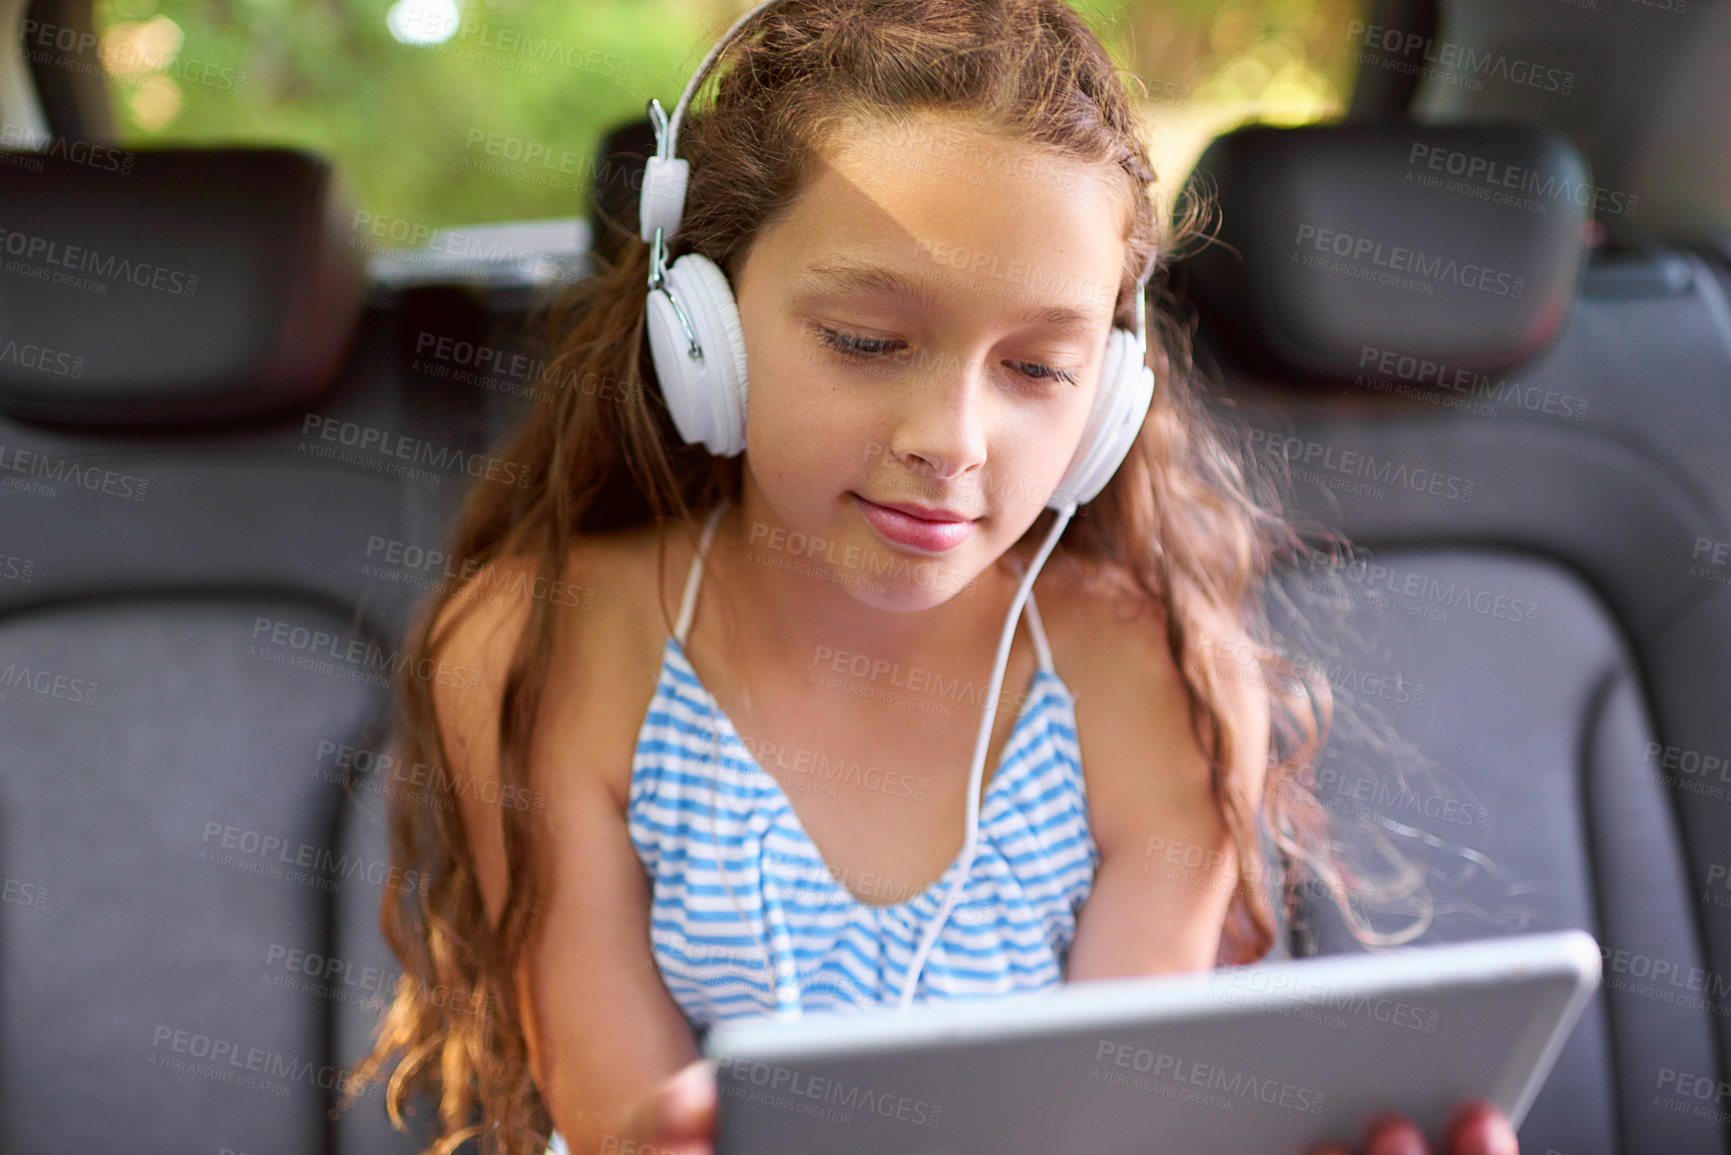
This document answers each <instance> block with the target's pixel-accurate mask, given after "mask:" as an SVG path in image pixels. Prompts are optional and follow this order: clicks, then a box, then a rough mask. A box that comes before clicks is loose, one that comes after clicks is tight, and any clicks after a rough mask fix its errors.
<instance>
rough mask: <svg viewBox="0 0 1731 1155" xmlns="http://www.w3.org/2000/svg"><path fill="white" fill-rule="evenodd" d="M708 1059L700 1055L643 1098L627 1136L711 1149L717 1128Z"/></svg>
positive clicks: (634, 1109) (640, 1140)
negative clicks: (709, 1146) (710, 1145)
mask: <svg viewBox="0 0 1731 1155" xmlns="http://www.w3.org/2000/svg"><path fill="white" fill-rule="evenodd" d="M710 1068H711V1064H710V1062H709V1060H707V1059H696V1060H693V1061H692V1062H690V1063H688V1064H686V1065H685V1066H683V1067H681V1068H680V1069H679V1070H678V1071H675V1072H674V1073H673V1074H672V1075H670V1076H669V1077H668V1078H666V1079H664V1080H663V1081H662V1082H661V1083H660V1084H659V1085H658V1086H657V1087H656V1088H655V1090H654V1091H653V1092H652V1093H650V1094H647V1095H645V1096H644V1097H643V1098H641V1099H639V1100H638V1101H637V1103H636V1104H635V1105H634V1106H633V1107H632V1109H631V1111H630V1113H629V1114H628V1115H627V1116H626V1119H625V1122H624V1127H623V1130H624V1131H625V1138H628V1139H631V1140H633V1141H635V1142H638V1143H648V1144H651V1145H654V1146H658V1147H660V1146H667V1147H677V1148H678V1149H680V1150H682V1151H683V1150H684V1149H685V1148H686V1146H687V1145H688V1144H691V1145H692V1147H691V1149H692V1150H698V1149H700V1147H699V1146H698V1144H699V1142H700V1143H701V1149H707V1145H708V1144H709V1142H710V1141H711V1138H712V1136H713V1134H714V1128H715V1079H714V1076H713V1074H712V1073H711V1069H710Z"/></svg>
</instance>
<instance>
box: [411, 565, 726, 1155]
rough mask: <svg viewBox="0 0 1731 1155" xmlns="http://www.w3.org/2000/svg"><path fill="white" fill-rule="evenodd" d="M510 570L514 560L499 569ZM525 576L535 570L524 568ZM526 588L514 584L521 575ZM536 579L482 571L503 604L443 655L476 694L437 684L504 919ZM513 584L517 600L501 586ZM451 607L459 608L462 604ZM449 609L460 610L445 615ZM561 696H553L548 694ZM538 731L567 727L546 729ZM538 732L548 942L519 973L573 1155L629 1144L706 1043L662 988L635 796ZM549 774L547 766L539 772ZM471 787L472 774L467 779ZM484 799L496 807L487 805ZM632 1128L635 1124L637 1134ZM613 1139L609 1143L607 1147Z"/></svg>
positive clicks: (483, 584) (469, 825)
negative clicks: (506, 780) (654, 1100)
mask: <svg viewBox="0 0 1731 1155" xmlns="http://www.w3.org/2000/svg"><path fill="white" fill-rule="evenodd" d="M499 564H500V565H506V564H507V563H499ZM523 568H524V569H525V571H527V570H528V569H529V567H528V564H527V563H523ZM519 576H521V577H523V578H524V580H521V581H518V580H514V579H515V578H517V577H519ZM533 579H534V574H533V573H532V572H526V573H525V574H522V575H518V574H515V573H512V574H509V575H501V574H498V573H493V572H490V571H483V572H482V573H481V574H479V575H477V577H476V578H475V579H474V581H475V582H476V583H477V588H478V589H481V590H486V591H489V592H490V594H491V596H495V597H497V598H498V599H499V600H498V601H497V602H492V603H490V602H488V601H487V600H486V599H479V598H478V599H475V601H476V602H477V603H478V604H477V605H476V608H475V609H474V610H473V611H471V612H470V614H469V616H468V617H467V618H466V619H465V620H464V621H463V622H462V624H461V625H460V626H459V627H458V628H457V630H456V632H455V633H453V634H452V636H451V637H450V639H449V640H448V642H447V643H446V644H445V645H444V646H442V647H441V648H440V654H439V656H440V657H442V658H443V659H444V660H446V661H448V662H451V663H453V664H455V665H458V666H461V667H466V668H469V669H478V670H480V671H481V684H480V686H479V688H477V689H472V690H471V689H467V688H464V687H460V686H446V685H443V684H440V685H437V686H435V689H434V702H435V706H436V709H437V712H438V717H439V727H440V731H441V734H442V736H443V738H444V743H445V751H446V754H447V756H448V757H449V758H450V760H451V762H452V763H453V765H451V766H450V767H448V770H449V772H450V773H451V774H452V775H453V777H455V776H456V775H460V774H469V775H473V778H474V781H473V787H474V788H473V789H470V790H467V791H464V792H462V793H461V813H462V817H463V822H464V824H465V828H466V829H467V831H468V833H469V840H470V845H471V847H472V849H473V851H474V854H475V858H476V865H477V870H478V872H479V882H480V888H481V895H482V900H483V902H484V903H485V905H486V909H487V915H488V918H489V920H490V921H491V922H492V923H493V924H494V925H497V923H498V919H499V917H500V914H501V912H502V910H503V908H504V902H505V883H506V873H505V845H504V825H503V822H502V819H501V814H500V807H499V805H498V803H497V801H496V800H497V799H499V798H501V797H503V794H502V792H501V791H500V790H499V789H498V782H499V766H498V739H499V698H500V695H501V692H502V688H503V682H504V672H505V670H506V668H507V666H508V664H509V662H510V657H511V652H512V650H513V649H514V647H515V646H516V642H517V636H518V634H519V633H520V632H521V630H522V628H523V626H524V624H525V623H526V621H527V619H528V611H529V604H530V603H529V594H528V592H527V591H531V590H533V589H534V580H533ZM505 590H513V591H518V593H517V594H516V595H512V596H506V595H502V594H498V593H494V592H493V591H505ZM462 602H463V599H461V598H457V599H453V601H452V602H451V606H456V605H459V604H462ZM447 608H449V607H447ZM553 698H554V695H553V694H552V693H551V692H549V694H548V695H547V700H548V701H552V700H553ZM539 729H540V732H541V735H546V734H547V733H549V732H554V733H556V728H555V727H553V726H551V725H548V726H542V727H540V728H539ZM549 745H554V746H556V745H557V742H554V743H551V744H550V743H548V742H547V741H546V739H545V738H544V737H541V736H539V735H538V744H537V749H536V751H535V759H536V766H537V768H538V769H537V773H536V785H537V787H539V788H541V789H543V790H544V793H545V802H546V805H545V808H544V811H543V813H541V814H539V815H536V816H534V817H533V818H532V819H531V821H533V822H534V823H535V837H536V838H537V839H539V840H540V842H539V846H540V850H541V853H542V854H543V855H544V856H545V859H546V863H547V866H548V869H549V873H550V876H551V877H550V886H549V887H548V888H547V889H546V890H545V891H544V893H543V896H542V901H543V903H544V908H543V914H542V922H541V928H540V932H541V933H540V942H539V944H538V946H536V947H532V948H530V949H528V950H526V951H525V955H524V958H523V959H522V960H521V966H520V967H519V969H518V973H517V975H516V983H517V991H518V995H519V998H518V1002H519V1006H520V1007H521V1008H522V1012H523V1014H524V1017H525V1019H526V1021H525V1022H524V1024H523V1029H524V1034H525V1036H526V1043H527V1047H528V1052H529V1067H530V1073H531V1075H532V1077H533V1078H534V1080H535V1085H536V1087H537V1088H538V1089H539V1090H540V1092H541V1096H542V1099H543V1101H544V1102H545V1103H546V1104H547V1107H548V1110H549V1111H550V1112H551V1113H552V1116H553V1123H554V1126H555V1127H556V1128H557V1129H558V1131H559V1133H560V1134H561V1135H562V1136H564V1138H565V1140H566V1142H567V1145H568V1146H569V1148H570V1150H571V1151H572V1153H573V1155H578V1153H580V1152H581V1153H589V1152H598V1151H602V1150H611V1151H618V1150H622V1149H625V1145H624V1140H626V1139H631V1138H634V1137H633V1136H630V1135H627V1134H625V1131H626V1130H627V1118H626V1117H627V1116H628V1115H630V1114H633V1113H637V1114H641V1110H640V1101H641V1100H642V1099H643V1098H644V1097H645V1096H646V1095H648V1094H649V1093H650V1092H651V1091H652V1089H653V1088H655V1086H656V1085H657V1084H659V1083H661V1082H662V1081H664V1080H666V1079H668V1078H669V1077H671V1076H672V1075H673V1074H674V1073H675V1072H677V1071H679V1070H680V1069H681V1068H682V1067H684V1066H686V1065H687V1064H688V1063H690V1062H691V1061H692V1060H694V1059H696V1058H697V1057H698V1053H697V1047H696V1042H695V1040H694V1039H693V1038H692V1034H691V1029H690V1027H689V1026H687V1024H686V1022H685V1019H684V1016H683V1015H682V1014H681V1013H680V1011H679V1008H678V1006H677V1005H676V1004H675V1003H674V1001H673V999H672V998H671V997H670V996H669V995H668V993H667V988H666V986H665V985H664V984H663V983H662V981H661V976H660V972H659V971H658V969H657V968H656V965H655V960H654V957H653V955H652V953H651V949H650V935H649V909H650V896H649V892H648V884H647V880H646V879H645V877H644V874H643V870H642V867H641V865H640V864H639V862H638V861H637V856H636V851H635V849H634V848H633V847H632V845H631V841H630V838H629V835H628V833H627V828H626V822H625V814H624V800H623V799H616V798H615V797H614V796H613V795H614V792H613V791H612V790H610V789H609V788H608V786H607V782H606V779H605V777H604V776H603V775H602V774H601V773H599V772H598V769H597V768H595V767H590V766H582V765H575V764H572V762H571V761H570V760H569V759H564V760H561V759H560V758H559V757H558V756H557V751H556V750H553V749H548V748H547V747H548V746H549ZM542 767H545V769H544V770H543V769H541V768H542ZM459 780H461V779H459ZM484 799H494V800H495V801H494V802H487V801H484ZM636 1129H637V1127H636V1126H635V1125H633V1126H631V1127H630V1128H629V1130H633V1131H634V1130H636ZM610 1139H611V1142H609V1141H608V1140H610Z"/></svg>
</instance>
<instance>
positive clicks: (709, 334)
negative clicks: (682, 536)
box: [645, 253, 746, 457]
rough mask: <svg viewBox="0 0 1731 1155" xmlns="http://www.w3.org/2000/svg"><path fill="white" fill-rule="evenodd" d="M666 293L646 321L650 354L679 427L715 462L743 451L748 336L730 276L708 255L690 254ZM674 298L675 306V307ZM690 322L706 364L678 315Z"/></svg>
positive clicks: (653, 301)
mask: <svg viewBox="0 0 1731 1155" xmlns="http://www.w3.org/2000/svg"><path fill="white" fill-rule="evenodd" d="M664 285H665V291H663V290H654V291H652V292H651V293H650V294H649V301H648V304H647V311H646V316H645V320H646V322H647V324H648V326H649V352H650V355H651V357H652V358H653V359H654V362H655V376H656V378H657V380H659V381H660V383H661V395H662V397H664V398H665V399H666V401H667V408H668V410H669V412H671V413H672V415H673V424H674V427H675V428H677V429H678V430H679V435H680V436H681V437H683V438H684V439H685V440H686V442H688V443H697V442H701V443H702V444H703V445H705V446H706V447H707V448H708V449H709V451H710V452H711V453H713V454H715V455H716V456H717V457H733V456H736V455H737V454H739V453H742V452H744V450H745V404H746V400H745V382H746V366H745V331H744V329H742V328H741V327H740V323H739V305H738V303H737V302H736V301H735V300H734V298H733V289H732V287H731V286H730V285H728V283H727V276H726V274H724V273H723V272H722V271H721V269H720V268H719V267H717V266H716V264H715V262H714V261H712V260H710V259H709V258H708V257H706V256H704V255H703V254H702V253H687V254H685V255H684V256H682V257H680V258H679V259H678V260H677V261H674V262H673V264H672V265H671V266H670V267H669V268H668V270H667V276H666V280H665V282H664ZM669 295H671V297H672V300H669ZM673 301H678V303H679V306H680V308H681V309H683V310H684V312H685V316H686V318H687V319H688V320H689V321H690V322H691V333H692V335H693V336H695V337H696V338H697V344H698V348H699V349H700V350H702V353H703V356H702V357H701V358H693V357H692V356H691V355H690V346H691V343H690V341H689V340H688V339H687V337H686V334H685V326H684V325H682V324H681V323H680V320H679V316H678V314H677V312H676V311H675V310H674V307H673Z"/></svg>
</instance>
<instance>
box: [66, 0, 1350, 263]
mask: <svg viewBox="0 0 1731 1155" xmlns="http://www.w3.org/2000/svg"><path fill="white" fill-rule="evenodd" d="M748 6H749V5H748V4H747V3H743V2H740V0H729V2H727V3H707V4H706V3H674V2H660V3H645V2H644V0H584V3H581V4H534V3H529V2H528V0H482V2H476V0H395V2H394V3H391V2H389V0H379V2H367V3H361V2H357V0H321V2H318V3H306V4H284V3H271V2H267V0H196V2H195V0H98V3H97V5H96V10H95V15H96V23H97V33H98V35H99V37H100V51H101V58H102V62H103V66H104V70H105V72H106V74H107V77H108V80H109V86H110V90H111V92H112V95H113V102H114V106H115V113H116V118H117V121H118V124H119V131H120V134H121V143H122V144H124V145H127V146H129V147H136V146H141V145H151V144H171V143H202V142H212V143H214V142H218V141H222V142H230V143H232V142H237V141H249V142H258V143H272V144H291V145H297V146H302V147H306V148H310V149H313V150H315V151H317V152H320V153H322V154H324V155H325V156H328V157H330V158H331V159H332V160H334V161H335V162H336V163H337V165H338V166H339V167H340V168H341V169H342V171H343V173H344V175H345V177H346V178H347V180H348V182H349V185H350V187H351V189H352V191H353V192H354V194H355V196H356V198H357V201H358V203H359V207H360V209H361V210H362V211H363V212H365V213H367V214H370V215H369V217H368V218H367V219H366V220H365V221H364V222H363V224H364V225H365V229H364V230H363V231H366V232H367V233H368V234H369V235H370V237H371V238H372V239H373V240H374V241H377V242H379V244H377V245H376V246H375V247H377V248H380V249H387V248H391V247H398V248H415V247H423V246H425V245H426V244H427V243H428V242H429V241H430V240H432V239H433V238H434V237H435V236H436V235H439V234H438V230H442V229H449V228H450V227H452V226H456V225H464V224H474V223H486V222H504V221H542V220H549V219H559V218H569V217H576V216H581V215H582V214H583V212H584V206H585V203H586V202H585V198H586V195H587V189H588V186H589V182H590V180H591V179H592V178H593V176H594V166H595V159H594V157H595V151H596V148H597V145H598V142H599V140H600V138H601V134H602V133H603V132H604V131H605V130H606V129H607V128H609V127H611V126H612V125H615V124H618V123H620V122H622V121H625V120H630V119H633V118H635V117H639V116H641V115H642V114H643V109H644V103H645V101H646V100H647V99H648V98H649V97H650V96H656V97H659V98H660V99H661V102H662V103H663V104H664V105H666V106H667V107H669V108H671V107H672V106H673V103H674V101H675V100H677V99H678V96H679V93H680V91H681V89H682V88H683V87H684V84H685V81H686V79H687V78H688V77H689V75H690V73H691V71H692V69H693V68H695V66H696V64H697V62H698V59H699V58H700V54H701V53H702V51H703V50H704V48H705V47H706V46H707V45H708V44H709V43H710V42H711V40H712V37H713V33H714V32H715V31H716V30H717V29H719V28H720V27H722V26H723V24H724V22H726V21H729V20H731V19H732V18H733V17H734V16H735V15H737V14H738V13H740V12H743V11H744V10H745V9H746V8H747V7H748ZM1076 6H1077V7H1078V8H1079V9H1080V10H1082V11H1083V12H1084V13H1085V14H1086V15H1087V16H1088V17H1089V18H1090V20H1091V21H1093V22H1094V24H1095V27H1097V28H1099V29H1100V30H1101V32H1102V34H1103V36H1104V37H1105V38H1106V39H1107V40H1108V41H1109V42H1110V43H1111V44H1112V46H1113V48H1114V50H1115V51H1116V52H1117V53H1118V54H1119V59H1120V60H1121V61H1124V62H1125V64H1126V66H1127V67H1129V68H1130V70H1131V71H1133V72H1134V73H1135V74H1136V75H1137V76H1138V77H1139V78H1140V79H1141V81H1142V83H1143V84H1144V85H1145V86H1146V87H1147V90H1148V97H1149V101H1150V109H1149V111H1150V114H1151V116H1150V120H1151V123H1152V125H1153V129H1154V139H1153V140H1152V141H1151V142H1150V143H1151V147H1152V148H1153V150H1154V156H1155V162H1156V165H1157V171H1158V172H1159V173H1160V176H1161V178H1162V185H1163V186H1164V187H1165V188H1167V189H1168V190H1170V189H1173V188H1175V187H1176V185H1177V183H1178V180H1179V178H1180V177H1182V175H1183V174H1184V173H1186V172H1188V171H1189V169H1190V167H1191V165H1192V164H1193V163H1194V161H1195V159H1196V157H1197V156H1199V155H1200V154H1201V151H1202V149H1203V147H1204V146H1205V145H1206V144H1207V143H1208V141H1209V140H1211V139H1212V138H1213V137H1214V136H1216V135H1218V134H1219V133H1220V132H1222V131H1225V130H1226V129H1228V128H1231V127H1232V126H1234V125H1236V124H1239V123H1242V122H1244V121H1248V120H1263V121H1269V122H1272V123H1279V124H1302V123H1306V122H1309V121H1314V120H1319V119H1326V118H1329V117H1331V116H1333V115H1336V114H1337V113H1338V112H1339V111H1340V110H1341V109H1342V108H1343V107H1344V105H1345V100H1346V96H1347V91H1346V90H1347V87H1348V86H1349V85H1350V76H1351V69H1352V65H1353V62H1352V60H1351V59H1350V58H1349V55H1348V53H1347V51H1346V46H1347V44H1348V39H1349V37H1348V28H1349V25H1350V23H1351V22H1352V21H1353V20H1356V19H1359V18H1360V15H1361V9H1362V8H1363V6H1364V3H1363V0H1237V2H1232V3H1226V4H1221V3H1219V0H1134V2H1131V3H1115V2H1111V0H1095V2H1092V3H1080V4H1078V5H1076Z"/></svg>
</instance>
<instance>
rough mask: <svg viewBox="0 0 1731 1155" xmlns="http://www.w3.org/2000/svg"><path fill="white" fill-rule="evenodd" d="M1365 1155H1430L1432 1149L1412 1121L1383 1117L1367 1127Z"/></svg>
mask: <svg viewBox="0 0 1731 1155" xmlns="http://www.w3.org/2000/svg"><path fill="white" fill-rule="evenodd" d="M1364 1155H1430V1148H1429V1147H1427V1146H1425V1141H1424V1132H1422V1131H1420V1130H1419V1129H1418V1125H1417V1124H1415V1123H1414V1122H1413V1121H1412V1120H1411V1119H1408V1118H1407V1117H1406V1116H1405V1115H1382V1116H1378V1117H1376V1118H1373V1119H1371V1120H1370V1121H1369V1122H1368V1123H1366V1125H1365V1139H1364Z"/></svg>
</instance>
